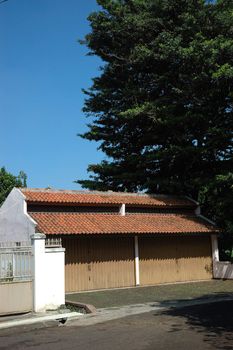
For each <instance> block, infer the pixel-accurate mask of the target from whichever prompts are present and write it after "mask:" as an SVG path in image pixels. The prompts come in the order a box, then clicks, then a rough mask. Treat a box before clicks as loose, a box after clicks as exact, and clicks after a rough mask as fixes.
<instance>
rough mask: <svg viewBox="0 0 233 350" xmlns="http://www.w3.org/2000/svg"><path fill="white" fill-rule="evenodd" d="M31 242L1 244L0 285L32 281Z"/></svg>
mask: <svg viewBox="0 0 233 350" xmlns="http://www.w3.org/2000/svg"><path fill="white" fill-rule="evenodd" d="M31 260H32V249H31V242H0V283H10V282H16V281H28V280H31V279H32V271H31V265H32V264H31Z"/></svg>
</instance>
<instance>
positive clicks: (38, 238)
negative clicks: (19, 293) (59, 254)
mask: <svg viewBox="0 0 233 350" xmlns="http://www.w3.org/2000/svg"><path fill="white" fill-rule="evenodd" d="M31 240H32V255H33V259H32V266H33V268H32V270H33V311H34V312H43V311H45V297H46V295H45V288H46V286H45V271H46V266H45V235H44V234H41V233H35V234H34V235H32V236H31Z"/></svg>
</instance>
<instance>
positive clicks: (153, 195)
mask: <svg viewBox="0 0 233 350" xmlns="http://www.w3.org/2000/svg"><path fill="white" fill-rule="evenodd" d="M19 189H20V190H21V191H22V192H41V193H64V194H83V195H101V196H132V197H149V198H158V199H159V198H161V199H163V198H168V199H169V198H180V199H182V198H183V199H186V200H188V201H190V202H192V200H191V199H190V198H187V197H186V196H185V195H169V194H157V193H142V192H116V191H111V190H108V191H88V190H67V189H56V188H29V187H21V188H19Z"/></svg>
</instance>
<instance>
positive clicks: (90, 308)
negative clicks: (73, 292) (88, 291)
mask: <svg viewBox="0 0 233 350" xmlns="http://www.w3.org/2000/svg"><path fill="white" fill-rule="evenodd" d="M65 304H66V305H70V306H74V307H76V308H80V309H84V310H85V312H86V314H95V313H96V311H97V310H96V308H95V307H94V306H93V305H91V304H84V303H79V302H77V301H71V300H66V302H65Z"/></svg>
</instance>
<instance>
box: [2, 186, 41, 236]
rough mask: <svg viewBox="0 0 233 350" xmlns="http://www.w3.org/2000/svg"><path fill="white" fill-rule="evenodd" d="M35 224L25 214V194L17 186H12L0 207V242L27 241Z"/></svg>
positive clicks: (33, 230)
mask: <svg viewBox="0 0 233 350" xmlns="http://www.w3.org/2000/svg"><path fill="white" fill-rule="evenodd" d="M35 226H36V223H35V221H34V220H33V219H32V218H31V217H30V216H29V215H28V214H27V203H26V201H25V196H24V195H23V193H22V192H21V191H20V190H19V189H18V188H13V190H12V191H11V192H10V194H9V195H8V197H7V198H6V200H5V202H4V203H3V204H2V206H1V208H0V242H5V241H10V242H20V241H29V240H30V237H31V235H32V234H34V233H35Z"/></svg>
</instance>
